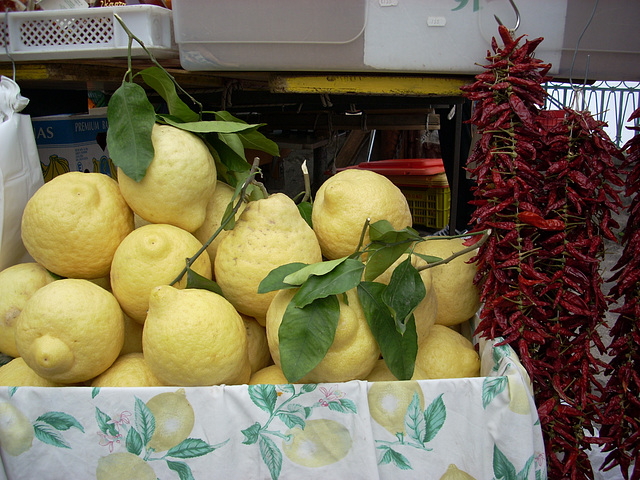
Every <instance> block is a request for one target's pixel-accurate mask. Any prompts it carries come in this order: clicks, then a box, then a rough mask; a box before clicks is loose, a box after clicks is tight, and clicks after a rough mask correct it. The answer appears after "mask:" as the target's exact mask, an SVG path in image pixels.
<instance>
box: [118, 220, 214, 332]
mask: <svg viewBox="0 0 640 480" xmlns="http://www.w3.org/2000/svg"><path fill="white" fill-rule="evenodd" d="M201 248H202V244H201V243H200V242H199V241H198V239H197V238H196V237H194V236H193V235H192V234H191V233H189V232H187V231H186V230H183V229H181V228H178V227H175V226H173V225H168V224H157V225H156V224H150V225H145V226H143V227H140V228H136V229H135V230H134V231H133V232H131V233H130V234H129V235H127V237H126V238H125V239H124V240H123V241H122V243H121V244H120V246H119V247H118V249H117V250H116V253H115V255H114V257H113V264H112V266H111V289H112V291H113V294H114V295H115V297H116V298H117V299H118V302H120V305H121V306H122V310H124V312H125V313H126V314H127V315H129V316H130V317H131V318H132V319H134V320H135V321H137V322H139V323H144V319H145V317H146V315H147V308H148V307H149V293H150V292H151V290H152V289H153V287H156V286H158V285H168V284H169V283H171V282H172V281H173V280H174V279H175V278H176V277H177V276H178V274H179V273H180V272H181V271H182V269H183V268H184V267H185V265H186V262H185V260H186V259H187V258H189V257H192V256H193V255H194V254H195V253H196V252H197V251H198V250H199V249H201ZM191 269H192V270H193V271H195V272H196V273H198V274H200V275H202V276H203V277H206V278H209V279H211V262H210V261H209V255H208V254H207V252H202V254H201V255H200V256H199V257H198V258H197V259H196V260H195V261H194V262H193V264H192V265H191ZM186 284H187V276H186V275H185V276H184V277H183V278H182V280H180V282H178V283H176V284H175V287H176V288H184V287H185V286H186Z"/></svg>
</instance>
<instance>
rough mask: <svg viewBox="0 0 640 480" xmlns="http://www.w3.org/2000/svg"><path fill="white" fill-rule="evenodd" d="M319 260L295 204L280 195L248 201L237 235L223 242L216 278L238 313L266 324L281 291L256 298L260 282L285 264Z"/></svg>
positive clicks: (317, 249)
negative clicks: (272, 302) (274, 300)
mask: <svg viewBox="0 0 640 480" xmlns="http://www.w3.org/2000/svg"><path fill="white" fill-rule="evenodd" d="M321 260H322V254H321V253H320V245H319V244H318V240H317V239H316V236H315V234H314V233H313V230H311V227H309V225H308V224H307V222H305V221H304V219H303V218H302V217H301V216H300V213H299V211H298V207H297V206H296V204H295V203H294V202H293V200H291V199H290V198H289V197H287V196H286V195H284V194H282V193H276V194H273V195H271V196H269V197H267V198H264V199H261V200H256V201H253V202H249V204H248V205H247V207H246V208H245V210H244V212H242V215H240V218H239V220H238V221H237V222H236V225H235V227H234V228H233V230H231V231H230V232H229V234H228V235H226V237H225V238H224V239H223V240H222V241H221V242H220V245H218V250H217V253H216V259H215V278H216V282H217V283H218V285H220V288H221V289H222V292H223V293H224V296H225V298H226V299H227V300H229V301H230V302H231V304H232V305H233V306H234V307H236V309H237V310H238V311H239V312H240V313H244V314H245V315H248V316H250V317H254V318H255V319H256V320H258V322H259V323H260V324H261V325H264V322H265V316H266V314H267V309H268V308H269V305H270V304H271V300H273V297H275V295H276V293H277V291H273V292H269V293H258V286H259V285H260V282H261V281H262V280H263V279H264V278H265V277H266V276H267V275H268V274H269V272H271V270H273V269H275V268H277V267H280V266H282V265H286V264H288V263H294V262H301V263H317V262H320V261H321Z"/></svg>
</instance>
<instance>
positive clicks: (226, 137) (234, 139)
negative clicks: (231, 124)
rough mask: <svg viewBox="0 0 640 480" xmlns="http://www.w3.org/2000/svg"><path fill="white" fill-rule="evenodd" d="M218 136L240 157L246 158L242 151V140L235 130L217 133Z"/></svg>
mask: <svg viewBox="0 0 640 480" xmlns="http://www.w3.org/2000/svg"><path fill="white" fill-rule="evenodd" d="M218 138H219V139H220V140H221V141H222V142H223V143H225V144H226V145H227V146H228V147H229V148H230V149H231V150H233V151H234V152H235V153H236V155H238V156H239V157H242V158H244V159H245V160H246V158H247V157H246V156H245V153H244V145H243V144H242V140H241V139H240V135H238V134H237V133H235V132H231V133H218Z"/></svg>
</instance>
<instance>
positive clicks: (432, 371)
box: [416, 324, 480, 378]
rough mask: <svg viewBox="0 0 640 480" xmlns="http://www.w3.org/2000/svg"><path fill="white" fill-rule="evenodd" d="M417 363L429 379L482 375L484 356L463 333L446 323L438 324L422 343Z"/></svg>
mask: <svg viewBox="0 0 640 480" xmlns="http://www.w3.org/2000/svg"><path fill="white" fill-rule="evenodd" d="M416 366H418V367H419V368H421V369H422V370H423V371H424V372H425V373H426V374H427V376H428V378H463V377H477V376H479V375H480V357H479V355H478V353H477V352H476V351H475V349H474V347H473V344H472V343H471V342H470V341H469V340H468V339H467V338H466V337H464V336H463V335H461V334H459V333H458V332H456V331H454V330H452V329H451V328H449V327H445V326H444V325H438V324H436V325H434V326H433V327H432V328H431V332H430V333H429V336H428V337H427V338H426V339H425V341H424V342H422V343H421V344H420V345H418V354H417V356H416Z"/></svg>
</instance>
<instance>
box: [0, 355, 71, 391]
mask: <svg viewBox="0 0 640 480" xmlns="http://www.w3.org/2000/svg"><path fill="white" fill-rule="evenodd" d="M0 385H6V386H8V387H26V386H29V387H62V386H63V385H64V384H62V383H56V382H52V381H51V380H47V379H46V378H44V377H41V376H40V375H38V374H37V373H36V372H34V371H33V369H32V368H31V367H30V366H29V365H27V363H26V362H25V361H24V358H22V357H18V358H14V359H13V360H11V361H10V362H9V363H5V364H4V365H2V366H1V367H0Z"/></svg>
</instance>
